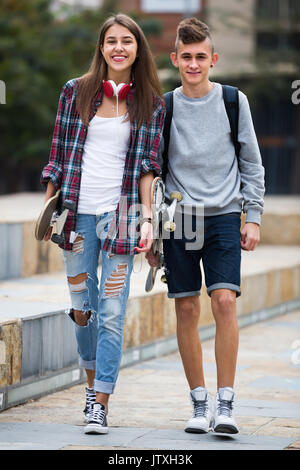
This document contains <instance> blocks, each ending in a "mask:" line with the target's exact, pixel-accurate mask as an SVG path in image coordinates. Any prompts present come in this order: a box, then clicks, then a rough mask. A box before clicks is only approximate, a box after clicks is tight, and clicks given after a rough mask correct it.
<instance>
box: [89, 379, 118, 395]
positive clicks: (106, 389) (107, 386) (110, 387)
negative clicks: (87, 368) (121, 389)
mask: <svg viewBox="0 0 300 470" xmlns="http://www.w3.org/2000/svg"><path fill="white" fill-rule="evenodd" d="M115 385H116V384H115V383H111V382H102V380H97V379H95V380H94V390H95V392H100V393H108V394H111V393H114V389H115Z"/></svg>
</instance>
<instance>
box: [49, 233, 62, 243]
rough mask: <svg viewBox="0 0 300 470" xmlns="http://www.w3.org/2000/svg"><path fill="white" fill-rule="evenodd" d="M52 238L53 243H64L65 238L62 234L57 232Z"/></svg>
mask: <svg viewBox="0 0 300 470" xmlns="http://www.w3.org/2000/svg"><path fill="white" fill-rule="evenodd" d="M51 240H52V241H53V243H57V244H58V245H59V244H60V243H63V241H64V239H63V236H62V235H58V234H57V233H54V234H53V235H52V237H51Z"/></svg>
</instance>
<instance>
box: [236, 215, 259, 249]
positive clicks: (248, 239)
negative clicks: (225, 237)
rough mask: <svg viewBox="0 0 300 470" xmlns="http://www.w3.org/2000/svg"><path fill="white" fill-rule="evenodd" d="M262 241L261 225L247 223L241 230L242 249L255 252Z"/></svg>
mask: <svg viewBox="0 0 300 470" xmlns="http://www.w3.org/2000/svg"><path fill="white" fill-rule="evenodd" d="M259 240H260V230H259V225H258V224H255V223H252V222H247V223H246V224H245V225H244V227H243V229H242V230H241V248H242V250H245V251H253V250H255V248H256V246H257V245H258V243H259Z"/></svg>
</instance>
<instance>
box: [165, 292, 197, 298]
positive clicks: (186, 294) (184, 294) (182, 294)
mask: <svg viewBox="0 0 300 470" xmlns="http://www.w3.org/2000/svg"><path fill="white" fill-rule="evenodd" d="M193 295H200V291H199V290H195V291H192V292H175V293H174V294H173V293H172V292H168V297H169V299H180V298H181V297H192V296H193Z"/></svg>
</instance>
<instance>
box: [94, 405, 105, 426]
mask: <svg viewBox="0 0 300 470" xmlns="http://www.w3.org/2000/svg"><path fill="white" fill-rule="evenodd" d="M105 415H106V413H105V410H101V409H98V410H95V408H93V414H92V416H91V420H92V421H98V422H100V423H101V424H103V423H104V420H105Z"/></svg>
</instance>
